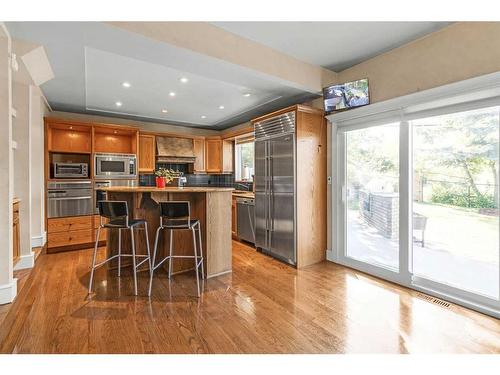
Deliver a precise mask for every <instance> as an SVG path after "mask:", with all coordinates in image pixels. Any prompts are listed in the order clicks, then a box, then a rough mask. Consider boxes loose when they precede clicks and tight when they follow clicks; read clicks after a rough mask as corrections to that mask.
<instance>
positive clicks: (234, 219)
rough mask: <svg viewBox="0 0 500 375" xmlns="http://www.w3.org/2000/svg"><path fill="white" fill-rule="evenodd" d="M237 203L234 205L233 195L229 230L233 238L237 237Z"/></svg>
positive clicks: (234, 198)
mask: <svg viewBox="0 0 500 375" xmlns="http://www.w3.org/2000/svg"><path fill="white" fill-rule="evenodd" d="M236 210H237V205H236V197H235V196H233V200H232V204H231V232H232V234H233V238H237V237H238V230H237V228H238V222H237V218H238V214H237V211H236Z"/></svg>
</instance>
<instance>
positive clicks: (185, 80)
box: [179, 77, 189, 83]
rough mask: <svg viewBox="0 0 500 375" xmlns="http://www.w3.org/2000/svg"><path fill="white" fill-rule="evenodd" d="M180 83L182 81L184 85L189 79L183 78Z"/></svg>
mask: <svg viewBox="0 0 500 375" xmlns="http://www.w3.org/2000/svg"><path fill="white" fill-rule="evenodd" d="M179 81H181V82H182V83H187V82H188V81H189V79H187V78H186V77H181V79H180V80H179Z"/></svg>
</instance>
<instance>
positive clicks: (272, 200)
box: [269, 152, 274, 231]
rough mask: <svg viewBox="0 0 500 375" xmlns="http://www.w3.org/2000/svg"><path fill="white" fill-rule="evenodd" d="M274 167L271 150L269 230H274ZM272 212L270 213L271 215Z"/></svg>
mask: <svg viewBox="0 0 500 375" xmlns="http://www.w3.org/2000/svg"><path fill="white" fill-rule="evenodd" d="M273 184H274V168H273V156H272V152H270V153H269V214H270V215H269V218H270V219H269V221H270V223H271V228H270V230H271V231H274V186H273ZM271 213H272V215H271Z"/></svg>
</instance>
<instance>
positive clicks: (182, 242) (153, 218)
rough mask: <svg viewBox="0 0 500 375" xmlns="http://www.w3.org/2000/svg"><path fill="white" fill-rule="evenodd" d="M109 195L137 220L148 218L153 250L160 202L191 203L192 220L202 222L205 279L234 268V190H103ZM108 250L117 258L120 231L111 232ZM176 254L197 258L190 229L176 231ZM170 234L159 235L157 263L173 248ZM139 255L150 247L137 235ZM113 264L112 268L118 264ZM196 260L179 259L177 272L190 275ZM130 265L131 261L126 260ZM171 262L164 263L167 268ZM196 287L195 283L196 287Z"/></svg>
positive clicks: (126, 243) (125, 238)
mask: <svg viewBox="0 0 500 375" xmlns="http://www.w3.org/2000/svg"><path fill="white" fill-rule="evenodd" d="M100 190H103V191H105V192H107V196H108V199H109V200H115V201H126V202H127V203H128V208H129V215H130V217H132V218H134V219H144V220H146V222H147V224H148V234H149V240H150V249H151V251H153V244H154V243H155V236H156V230H157V228H158V227H159V226H160V216H159V202H165V201H188V202H189V203H190V210H191V218H194V219H198V220H199V222H200V226H201V242H202V243H201V245H202V246H201V247H202V249H203V250H202V252H203V261H204V268H205V277H207V278H209V277H214V276H218V275H221V274H224V273H227V272H231V268H232V242H231V193H232V191H233V190H234V189H233V188H230V187H194V186H193V187H173V186H172V187H166V188H157V187H155V186H137V187H127V186H113V187H106V188H100ZM106 236H107V251H108V254H109V255H116V254H117V249H118V243H119V241H120V234H119V233H118V232H117V231H116V230H113V231H111V230H107V234H106ZM172 236H173V248H174V255H181V256H186V255H193V254H194V249H193V238H192V233H191V231H190V230H175V231H173V232H172ZM121 243H122V248H124V249H129V248H130V243H131V239H130V233H128V231H123V233H122V234H121ZM169 243H170V231H169V230H162V231H161V232H160V233H159V241H158V253H157V258H158V259H156V261H159V260H160V259H162V258H163V257H164V256H165V255H166V253H167V251H168V247H169ZM135 245H136V252H137V254H142V255H144V254H147V246H146V242H145V238H144V236H143V235H139V233H138V235H137V236H136V241H135ZM113 262H114V261H111V262H110V263H109V265H110V267H111V268H114V267H115V266H116V262H115V263H113ZM193 262H194V260H192V259H182V258H181V259H175V261H173V272H174V273H180V272H190V271H191V270H192V269H193ZM124 263H125V264H127V259H124V260H123V261H122V265H123V264H124ZM167 263H168V262H165V263H164V264H165V265H167ZM193 285H195V284H193Z"/></svg>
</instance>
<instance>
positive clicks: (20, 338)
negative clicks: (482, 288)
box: [0, 242, 500, 353]
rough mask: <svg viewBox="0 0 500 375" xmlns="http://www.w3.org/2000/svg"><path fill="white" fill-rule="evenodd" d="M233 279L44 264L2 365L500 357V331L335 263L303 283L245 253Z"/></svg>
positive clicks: (15, 313) (74, 256) (74, 257)
mask: <svg viewBox="0 0 500 375" xmlns="http://www.w3.org/2000/svg"><path fill="white" fill-rule="evenodd" d="M233 248H234V251H233V273H232V274H227V275H223V276H220V277H217V278H214V279H210V280H208V281H206V282H204V294H203V296H202V298H201V299H197V298H196V297H195V295H196V294H195V281H194V277H193V275H190V274H185V275H176V276H175V277H174V278H173V280H172V281H171V282H170V283H169V282H168V279H167V278H166V275H165V274H164V273H160V274H159V275H158V277H155V281H156V282H155V284H154V286H153V296H152V298H151V300H150V299H148V298H147V297H146V291H147V283H148V275H147V273H143V274H142V275H141V277H140V278H139V293H140V296H138V297H134V296H133V295H132V278H131V276H130V273H129V272H124V274H125V275H123V274H122V277H121V279H118V278H117V277H116V272H115V271H107V270H105V269H101V270H99V271H98V272H97V273H96V287H95V291H96V294H95V295H94V296H93V297H92V298H90V299H88V298H87V292H86V288H87V282H88V278H89V265H90V261H91V250H82V251H78V252H70V253H59V254H51V255H44V256H42V257H41V258H40V259H39V261H38V264H37V266H36V268H35V269H34V271H33V272H32V273H31V274H30V276H29V278H28V280H27V281H26V284H25V286H24V288H23V289H22V291H21V293H20V294H19V296H18V298H17V299H16V301H15V302H14V304H13V306H12V308H11V309H10V311H9V313H8V314H7V316H6V318H5V320H4V322H3V324H2V325H1V326H0V352H2V353H500V321H499V320H497V319H494V318H491V317H488V316H485V315H482V314H479V313H476V312H473V311H470V310H467V309H464V308H461V307H459V306H454V305H452V306H451V307H450V308H443V307H441V306H437V305H435V304H432V303H429V302H427V301H425V300H423V299H421V298H418V296H417V293H416V292H413V291H411V290H408V289H405V288H401V287H399V286H396V285H393V284H390V283H387V282H383V281H380V280H378V279H375V278H372V277H370V276H367V275H365V274H363V273H360V272H357V271H353V270H351V269H348V268H345V267H342V266H339V265H336V264H333V263H330V262H324V263H320V264H317V265H313V266H310V267H308V268H306V269H303V270H300V271H297V270H295V269H294V268H291V267H289V266H287V265H285V264H282V263H280V262H278V261H275V260H273V259H271V258H269V257H267V256H264V255H262V254H260V253H257V252H256V251H255V250H253V249H252V248H250V247H247V246H245V245H242V244H239V243H238V242H234V243H233Z"/></svg>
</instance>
